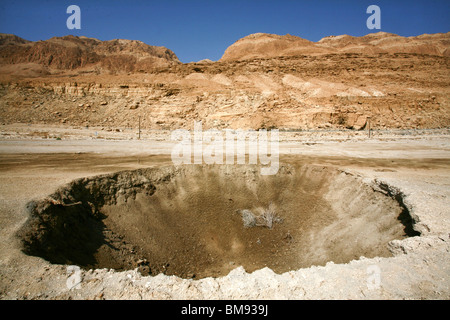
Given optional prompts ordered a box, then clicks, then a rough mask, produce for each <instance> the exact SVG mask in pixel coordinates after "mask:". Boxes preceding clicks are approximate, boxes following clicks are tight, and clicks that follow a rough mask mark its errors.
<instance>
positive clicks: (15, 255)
mask: <svg viewBox="0 0 450 320" xmlns="http://www.w3.org/2000/svg"><path fill="white" fill-rule="evenodd" d="M44 131H45V132H47V133H46V135H47V136H49V138H47V136H46V137H45V138H43V137H42V136H40V134H39V132H44ZM96 133H97V134H96ZM56 137H60V138H61V140H56ZM168 137H170V135H168V132H150V131H146V132H144V133H142V136H141V140H137V134H136V130H132V129H130V130H129V131H128V132H127V131H124V132H104V131H101V130H96V129H95V128H90V129H85V128H78V129H74V128H59V127H58V128H56V127H54V128H40V127H36V126H34V127H28V126H26V125H16V126H3V127H2V133H1V140H0V225H1V228H0V253H1V254H0V297H1V298H2V299H69V298H71V299H449V298H450V253H449V250H450V239H449V236H450V211H449V209H448V208H450V138H449V136H448V132H445V131H444V132H443V131H436V132H425V133H422V134H421V135H418V134H409V135H406V134H388V133H384V134H383V135H379V136H376V135H375V136H374V137H372V138H371V139H370V140H369V139H368V138H367V133H365V132H360V133H358V134H357V135H355V134H354V133H348V132H345V133H314V134H307V133H302V134H300V133H286V134H284V133H283V134H280V137H281V142H280V153H281V156H280V161H281V163H295V162H298V161H306V162H309V163H313V164H316V165H324V166H333V167H337V168H340V169H342V170H345V171H346V172H348V173H350V174H352V175H355V176H358V177H360V178H361V179H363V180H364V181H365V182H367V183H368V184H371V183H373V182H374V181H375V180H376V181H378V182H380V181H382V182H385V183H386V184H388V185H389V186H390V188H391V189H392V190H396V191H397V192H401V193H402V194H403V199H404V203H405V205H406V207H407V208H408V209H409V211H410V213H411V215H412V217H413V218H414V219H415V221H416V224H415V228H416V230H417V231H420V232H421V236H417V237H412V238H407V239H405V240H401V241H400V240H394V241H393V242H391V243H390V245H389V246H390V250H391V252H392V257H383V258H378V257H376V258H371V259H368V258H365V257H361V258H360V259H357V260H353V261H351V262H349V263H346V264H336V263H332V262H330V263H328V264H327V265H325V266H312V267H310V268H304V269H299V270H292V271H289V272H285V273H283V274H275V273H274V272H273V271H272V270H270V269H269V268H263V269H261V270H258V271H255V272H253V273H246V272H245V270H243V268H242V267H239V266H236V269H234V270H232V271H231V272H230V273H229V274H228V275H227V276H224V277H219V278H204V279H200V280H193V279H181V278H178V277H175V276H165V275H163V274H160V275H157V276H147V277H144V276H142V275H140V274H139V273H138V272H137V270H129V271H124V272H116V271H114V270H107V269H98V270H89V271H82V272H81V280H82V282H81V284H80V288H72V289H69V288H68V285H67V284H68V282H67V281H68V279H69V274H68V273H67V266H64V265H52V264H50V263H49V262H47V261H45V260H43V259H41V258H38V257H31V256H27V255H25V254H24V253H23V252H22V251H21V247H20V241H19V239H18V238H17V237H16V235H15V234H16V232H17V230H19V229H20V227H21V226H22V225H23V224H24V222H25V221H26V220H27V217H28V211H27V210H26V204H27V203H28V202H29V201H30V200H32V199H41V198H43V197H45V196H47V195H49V194H51V193H52V192H54V191H55V189H56V188H57V187H59V186H61V185H63V184H65V183H68V182H70V181H72V180H73V179H76V178H80V177H86V176H94V175H98V174H103V173H112V172H116V171H119V170H126V169H135V168H144V167H156V166H161V165H170V164H171V159H170V152H171V150H172V147H173V145H174V142H172V141H170V140H168ZM374 270H375V271H376V272H379V278H377V279H378V280H377V281H378V282H377V281H375V282H374V272H375V271H374Z"/></svg>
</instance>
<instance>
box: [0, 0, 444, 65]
mask: <svg viewBox="0 0 450 320" xmlns="http://www.w3.org/2000/svg"><path fill="white" fill-rule="evenodd" d="M71 4H75V5H78V6H79V7H80V8H81V30H75V29H74V30H69V29H67V27H66V20H67V18H68V17H69V14H67V13H66V9H67V7H68V6H69V5H71ZM371 4H376V5H378V6H379V7H380V8H381V31H385V32H392V33H396V34H399V35H402V36H414V35H419V34H423V33H437V32H444V33H445V32H449V31H450V0H417V1H415V0H410V1H406V0H405V1H402V0H400V1H398V0H390V1H389V0H370V1H366V0H347V1H345V0H343V1H337V0H317V1H312V0H309V1H303V0H278V1H275V0H270V1H269V0H240V1H237V0H226V1H222V0H220V1H219V0H195V1H190V0H160V1H154V0H147V1H143V0H142V1H141V0H127V1H124V0H109V1H104V0H99V1H96V0H71V1H65V0H0V32H1V33H12V34H16V35H18V36H19V37H22V38H24V39H27V40H32V41H37V40H46V39H49V38H51V37H54V36H64V35H68V34H73V35H77V36H81V35H83V36H87V37H94V38H97V39H100V40H111V39H134V40H141V41H143V42H145V43H147V44H150V45H157V46H165V47H167V48H169V49H171V50H173V51H174V52H175V54H176V55H177V56H178V58H179V59H180V60H181V61H182V62H190V61H198V60H201V59H205V58H208V59H211V60H218V59H220V57H221V56H222V54H223V53H224V51H225V49H226V48H227V47H228V46H229V45H231V44H232V43H234V42H235V41H236V40H238V39H240V38H242V37H244V36H246V35H249V34H251V33H256V32H266V33H275V34H281V35H284V34H287V33H289V34H292V35H296V36H299V37H302V38H305V39H308V40H311V41H318V40H320V39H321V38H323V37H325V36H328V35H340V34H349V35H353V36H362V35H365V34H368V33H371V32H377V31H379V30H369V29H367V27H366V20H367V18H368V17H369V14H367V13H366V9H367V7H368V6H369V5H371Z"/></svg>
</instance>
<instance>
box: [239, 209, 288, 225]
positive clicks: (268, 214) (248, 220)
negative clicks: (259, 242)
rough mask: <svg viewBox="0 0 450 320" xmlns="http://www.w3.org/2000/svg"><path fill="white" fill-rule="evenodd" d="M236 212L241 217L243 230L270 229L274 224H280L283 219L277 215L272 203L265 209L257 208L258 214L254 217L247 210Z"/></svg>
mask: <svg viewBox="0 0 450 320" xmlns="http://www.w3.org/2000/svg"><path fill="white" fill-rule="evenodd" d="M238 211H239V213H240V214H241V215H242V221H243V223H244V227H245V228H251V227H267V228H269V229H272V227H273V225H274V223H280V222H282V221H283V219H282V218H281V217H279V216H278V215H277V213H276V210H275V205H274V204H273V203H270V204H269V206H268V207H267V208H262V207H260V208H258V209H257V211H258V212H259V215H255V214H254V213H253V212H252V211H250V210H248V209H244V210H238Z"/></svg>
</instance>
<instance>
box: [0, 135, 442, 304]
mask: <svg viewBox="0 0 450 320" xmlns="http://www.w3.org/2000/svg"><path fill="white" fill-rule="evenodd" d="M316 141H319V142H320V143H318V145H315V146H308V145H304V144H303V147H302V148H300V149H301V150H303V151H302V152H298V153H297V154H294V153H293V152H292V148H291V145H292V141H290V142H289V143H286V142H282V143H281V145H280V151H281V157H280V169H279V172H278V174H277V175H275V176H267V177H263V176H260V175H259V170H258V168H257V167H252V166H248V165H245V166H231V167H227V166H220V167H219V166H217V167H215V166H205V167H203V166H187V167H177V168H174V167H173V166H172V163H171V159H170V155H169V153H170V152H168V151H170V147H171V145H170V144H167V145H165V146H163V147H161V145H157V146H155V141H151V140H148V141H145V142H139V141H131V142H130V141H127V146H126V147H123V148H121V150H122V152H123V153H122V154H121V153H118V152H115V151H114V150H115V148H116V146H115V143H119V141H106V140H102V141H93V142H91V143H88V142H86V141H85V142H84V143H85V145H84V146H81V147H80V146H79V147H80V148H81V150H84V151H89V150H90V147H93V148H95V149H96V150H97V153H91V152H86V153H83V152H78V153H73V152H70V150H69V151H68V150H66V149H67V148H69V149H70V145H71V143H73V141H61V142H60V145H58V146H52V145H51V144H46V143H45V142H44V143H42V142H41V141H32V140H22V141H15V142H14V141H8V143H6V142H5V141H3V142H2V153H1V156H0V161H1V165H0V181H1V183H0V186H1V187H0V188H1V189H0V195H1V199H0V201H1V202H0V206H1V207H0V208H1V210H0V212H1V216H0V219H1V220H0V222H1V225H2V229H1V232H0V236H1V242H0V243H1V244H0V245H1V247H0V250H1V260H0V274H1V281H0V295H1V298H2V299H448V298H450V277H449V275H450V267H449V266H450V264H449V262H450V261H449V260H450V258H449V249H450V246H449V244H450V239H449V211H448V208H449V207H450V206H449V196H450V188H449V181H450V179H449V175H450V171H449V161H448V152H449V147H448V137H447V136H446V135H443V136H439V137H428V138H427V137H414V139H413V138H412V137H402V138H401V139H400V138H397V139H382V138H375V139H373V140H372V141H371V142H370V143H368V142H367V141H364V140H363V141H359V140H350V141H347V142H330V140H326V139H323V138H322V140H320V139H316ZM142 143H143V144H144V145H145V146H146V148H142V146H143V145H141V144H142ZM90 144H92V145H90ZM297 146H302V144H301V143H300V142H299V141H297ZM127 148H128V149H127ZM152 148H153V149H152ZM161 148H162V149H165V150H166V152H161ZM139 149H140V150H141V151H140V152H136V150H139ZM64 150H65V151H66V152H63V153H61V151H64ZM142 150H146V151H145V152H143V151H142ZM131 151H132V152H131ZM156 153H159V154H156ZM324 153H326V155H324ZM361 154H366V156H361ZM270 203H272V204H273V205H274V206H275V212H276V213H277V215H278V217H279V218H280V219H279V220H277V222H276V223H274V224H273V226H272V228H267V227H264V226H253V227H248V226H247V227H246V226H245V225H244V223H243V220H242V216H241V215H240V214H239V212H242V210H243V209H248V210H251V211H252V212H255V213H256V212H259V211H258V208H261V207H262V208H265V207H267V206H268V205H269V204H270ZM239 210H241V211H239ZM73 265H75V266H79V267H80V272H79V274H78V273H77V276H78V275H79V278H77V279H79V280H80V281H81V282H80V283H79V285H77V286H74V282H73V281H74V279H75V278H74V275H75V274H74V273H72V271H73V270H74V269H73V267H72V268H70V267H68V266H73ZM71 270H72V271H71Z"/></svg>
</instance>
